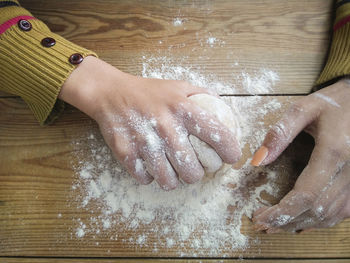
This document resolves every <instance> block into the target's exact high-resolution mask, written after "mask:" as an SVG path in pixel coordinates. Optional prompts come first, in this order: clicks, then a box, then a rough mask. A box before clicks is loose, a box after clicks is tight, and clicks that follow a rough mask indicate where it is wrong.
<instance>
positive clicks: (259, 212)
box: [253, 206, 269, 218]
mask: <svg viewBox="0 0 350 263" xmlns="http://www.w3.org/2000/svg"><path fill="white" fill-rule="evenodd" d="M267 209H269V207H268V206H263V207H260V208H259V209H258V210H256V211H255V212H254V213H253V218H255V217H256V216H258V215H260V214H261V213H263V212H264V211H266V210H267Z"/></svg>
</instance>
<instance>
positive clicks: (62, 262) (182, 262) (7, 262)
mask: <svg viewBox="0 0 350 263" xmlns="http://www.w3.org/2000/svg"><path fill="white" fill-rule="evenodd" d="M0 259H1V260H2V261H1V262H2V263H29V262H30V263H31V262H36V263H46V262H47V263H96V262H101V263H120V262H122V263H138V262H147V263H148V262H156V263H176V262H178V263H214V262H220V263H236V262H240V263H241V262H242V260H243V259H222V260H220V261H218V260H217V259H144V258H142V259H86V258H85V259H56V258H1V257H0ZM349 261H350V260H347V259H317V260H312V259H311V260H310V259H309V260H308V259H304V260H292V259H285V260H281V259H276V260H271V259H269V260H261V259H256V260H254V259H244V262H245V263H270V262H274V263H348V262H349Z"/></svg>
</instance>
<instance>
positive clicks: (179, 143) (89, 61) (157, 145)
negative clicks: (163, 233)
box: [59, 56, 241, 190]
mask: <svg viewBox="0 0 350 263" xmlns="http://www.w3.org/2000/svg"><path fill="white" fill-rule="evenodd" d="M199 93H208V91H207V90H205V89H202V88H198V87H193V86H191V85H190V84H188V83H187V82H184V81H174V80H159V79H145V78H141V77H136V76H132V75H130V74H126V73H123V72H121V71H119V70H118V69H116V68H115V67H113V66H111V65H109V64H107V63H105V62H103V61H102V60H100V59H97V58H95V57H92V56H88V57H86V58H85V59H84V61H83V62H82V63H81V64H80V65H79V66H78V67H77V68H76V69H75V70H74V71H73V73H72V74H71V75H70V76H69V78H68V79H67V81H66V82H65V84H64V85H63V87H62V89H61V92H60V95H59V97H60V98H61V99H63V100H64V101H66V102H68V103H70V104H72V105H73V106H75V107H77V108H78V109H80V110H81V111H83V112H85V113H86V114H88V115H89V116H90V117H92V118H93V119H95V120H96V121H97V123H98V125H99V127H100V130H101V132H102V135H103V137H104V139H105V141H106V143H107V144H108V145H109V147H110V148H111V149H112V151H113V153H114V154H115V156H116V157H117V159H118V161H119V162H120V163H121V164H122V165H123V166H124V167H125V168H126V169H127V171H128V172H129V173H130V174H131V175H132V176H133V177H135V178H136V179H137V180H138V181H139V182H140V183H142V184H148V183H151V182H152V181H153V179H155V180H156V181H157V182H158V183H159V185H160V186H161V187H162V188H163V189H165V190H170V189H174V188H175V187H176V186H177V185H178V183H179V178H180V179H182V180H183V181H184V182H186V183H194V182H196V181H198V180H200V179H201V178H202V177H203V175H204V170H203V167H202V166H201V164H200V162H199V161H198V159H197V156H196V154H195V152H194V150H193V148H192V145H191V144H190V142H189V140H188V135H189V134H192V135H195V136H197V137H198V138H200V139H201V140H203V141H204V142H206V143H208V144H209V145H210V146H211V147H213V148H214V149H215V151H216V152H217V153H218V154H219V156H220V157H221V158H222V160H223V161H224V162H226V163H230V164H232V163H234V162H236V161H237V160H238V159H239V158H240V156H241V151H240V146H239V143H238V141H237V139H236V138H235V135H234V134H233V133H232V132H231V131H230V130H229V129H228V128H226V127H225V126H224V125H223V124H221V123H220V122H219V121H217V120H216V119H215V117H214V116H213V115H211V114H210V113H208V112H206V111H204V110H202V109H200V108H199V107H198V106H196V105H194V103H193V102H191V101H190V100H189V99H188V97H189V96H191V95H193V94H199Z"/></svg>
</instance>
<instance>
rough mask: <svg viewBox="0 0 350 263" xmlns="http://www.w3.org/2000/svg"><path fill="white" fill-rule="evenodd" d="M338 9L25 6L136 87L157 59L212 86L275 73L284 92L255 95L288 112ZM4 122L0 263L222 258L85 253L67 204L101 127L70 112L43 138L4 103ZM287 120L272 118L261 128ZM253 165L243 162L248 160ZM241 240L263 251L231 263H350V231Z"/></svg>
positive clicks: (121, 247) (201, 3) (13, 105)
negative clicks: (79, 152)
mask: <svg viewBox="0 0 350 263" xmlns="http://www.w3.org/2000/svg"><path fill="white" fill-rule="evenodd" d="M332 2H333V1H330V0H310V1H300V0H281V1H274V0H250V1H246V0H234V1H230V0H216V1H208V0H178V1H175V0H169V1H153V0H149V1H141V0H119V1H116V0H115V1H113V0H104V1H92V0H85V1H79V0H70V1H67V0H64V1H39V0H25V1H24V0H23V1H21V3H22V5H23V6H24V7H26V8H28V9H29V10H30V11H31V12H32V13H33V14H34V15H35V16H37V17H38V18H40V19H42V20H43V21H45V22H46V23H47V24H48V25H49V27H50V28H51V29H52V30H53V31H54V32H57V33H59V34H61V35H62V36H64V37H66V38H68V39H70V40H71V41H73V42H75V43H78V44H80V45H82V46H85V47H87V48H90V49H92V50H95V51H96V52H97V53H98V54H99V55H100V57H101V58H102V59H104V60H106V61H107V62H109V63H111V64H112V65H114V66H116V67H118V68H119V69H121V70H123V71H127V72H130V73H133V74H137V75H140V74H141V72H142V69H143V68H142V63H143V62H144V58H145V57H148V58H150V57H152V56H154V57H162V56H164V57H168V58H171V63H174V64H181V65H182V66H183V67H190V66H191V67H192V68H194V69H196V70H197V72H200V73H201V74H203V75H204V76H206V75H208V76H209V75H212V74H214V75H215V76H216V77H217V78H218V79H220V81H222V82H225V83H232V80H233V78H234V76H239V75H241V74H242V72H246V73H247V74H255V73H256V71H257V70H259V69H261V68H269V69H271V70H274V71H275V72H278V75H279V78H280V81H279V82H278V84H277V85H275V87H274V89H273V90H272V91H269V92H268V93H267V94H259V95H262V96H266V95H268V96H271V97H266V98H264V99H265V100H268V99H269V98H274V99H277V100H279V101H280V102H281V103H285V104H288V103H289V102H291V101H293V99H296V98H297V96H304V95H306V94H307V93H309V92H310V89H311V86H312V85H313V83H314V81H315V80H316V78H317V76H318V74H319V72H320V71H321V69H322V65H323V63H324V61H325V55H326V51H327V48H328V43H329V31H330V27H331V17H332V6H333V3H332ZM210 38H211V40H210ZM219 92H221V91H219ZM221 95H223V97H224V98H226V99H230V97H232V96H237V97H241V98H242V100H244V99H245V98H247V96H246V95H251V94H248V93H247V91H246V90H245V89H244V87H243V86H239V85H238V86H236V87H235V89H234V90H232V92H227V91H224V92H221ZM0 112H1V114H0V149H1V150H0V262H8V263H9V262H39V263H40V262H58V263H63V262H79V263H80V262H106V263H107V262H139V261H141V262H169V261H170V262H172V261H176V262H214V261H217V260H218V259H220V258H221V255H220V254H218V255H214V256H213V255H211V256H210V257H209V256H205V252H206V251H205V250H204V251H201V252H202V254H203V255H204V256H203V258H202V259H201V261H199V259H198V260H197V259H195V258H192V259H191V258H187V259H179V258H178V253H177V252H178V250H179V249H180V248H176V247H172V248H171V249H169V248H163V247H159V249H158V251H157V252H152V251H151V250H149V249H147V248H142V247H141V248H137V249H135V247H133V246H132V245H131V244H125V243H122V242H120V241H118V240H110V239H108V238H104V237H103V236H101V237H99V239H98V242H99V245H95V243H96V241H97V240H93V239H92V238H90V237H86V238H85V239H84V240H83V241H82V240H81V239H78V238H77V237H76V236H75V235H71V232H72V229H73V227H74V226H73V224H75V222H74V220H73V219H74V218H75V217H76V216H77V215H79V216H80V217H81V218H82V219H84V218H86V217H87V216H89V214H87V213H86V211H85V210H84V209H83V208H81V207H80V208H79V207H78V206H79V204H78V203H75V202H74V200H73V201H69V200H68V199H67V196H71V194H72V185H73V182H74V180H76V176H75V175H74V171H73V168H72V163H71V156H72V154H73V153H74V152H73V151H74V149H73V148H72V144H71V141H72V138H74V136H76V134H82V133H84V132H86V131H89V130H94V131H96V130H97V127H96V124H95V123H94V122H93V121H91V120H89V118H88V117H87V116H85V115H84V114H82V113H80V112H79V111H77V110H76V109H73V108H72V107H68V109H67V110H66V112H65V114H64V115H63V116H62V117H61V118H60V119H59V120H58V121H57V122H56V123H55V124H54V125H52V126H49V127H39V125H38V124H37V122H36V121H35V119H34V117H33V116H32V114H31V113H30V111H29V110H28V108H27V106H26V105H25V104H24V103H23V101H22V100H21V99H20V98H18V97H15V96H11V95H9V94H4V93H1V94H0ZM280 114H281V113H280V112H279V111H277V112H275V113H274V114H272V115H271V116H269V117H268V118H267V119H266V123H265V125H269V124H271V123H273V122H274V121H276V120H277V119H278V117H279V116H280ZM292 152H293V151H292ZM250 155H251V153H249V152H248V153H245V158H248V157H249V156H250ZM289 155H290V156H291V158H293V156H294V155H293V153H291V154H289ZM289 187H290V186H289ZM276 201H277V200H275V202H276ZM58 214H61V215H63V216H61V217H60V216H57V215H58ZM144 230H146V229H139V230H138V231H144ZM242 231H244V232H245V233H247V234H248V235H249V236H252V237H257V238H258V239H259V240H260V242H259V243H257V244H251V246H250V247H249V248H248V249H246V250H243V251H242V250H237V251H236V250H234V251H230V250H229V249H226V250H225V253H226V254H228V256H227V257H228V258H230V259H232V260H233V261H234V259H237V261H239V260H240V259H239V258H244V259H246V258H247V259H249V260H246V262H258V261H259V262H310V263H311V262H332V263H333V262H349V261H350V220H346V221H345V222H343V223H341V224H339V225H337V226H335V227H333V228H330V229H322V230H317V231H314V232H310V233H305V234H302V235H291V234H286V233H283V234H275V235H266V234H261V233H258V234H257V233H255V232H254V231H253V228H252V224H251V223H250V222H249V220H248V219H244V221H243V226H242ZM149 242H152V241H149ZM125 258H131V259H128V260H126V259H125ZM138 258H141V259H138ZM145 258H149V259H148V260H146V259H145ZM226 261H228V259H226V260H222V261H221V262H226Z"/></svg>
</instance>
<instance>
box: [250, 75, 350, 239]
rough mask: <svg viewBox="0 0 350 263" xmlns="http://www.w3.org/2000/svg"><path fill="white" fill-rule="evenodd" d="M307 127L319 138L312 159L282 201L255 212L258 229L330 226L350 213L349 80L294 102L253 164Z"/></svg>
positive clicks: (276, 153)
mask: <svg viewBox="0 0 350 263" xmlns="http://www.w3.org/2000/svg"><path fill="white" fill-rule="evenodd" d="M304 129H305V131H306V132H308V133H310V134H311V135H312V136H313V137H314V139H315V148H314V150H313V152H312V155H311V157H310V160H309V163H308V165H307V166H306V167H305V169H304V170H303V172H302V173H301V175H300V176H299V178H298V179H297V181H296V184H295V186H294V188H293V190H291V191H290V192H289V193H288V194H287V195H286V196H285V197H284V198H283V199H282V200H281V201H280V202H279V203H278V204H276V205H274V206H272V207H262V208H260V209H258V210H257V211H256V212H255V213H254V215H253V222H255V224H256V229H257V230H266V232H267V233H275V232H280V231H283V230H284V231H290V232H295V231H300V230H310V229H313V228H322V227H330V226H333V225H335V224H337V223H339V222H340V221H342V220H344V219H345V218H348V217H350V82H349V80H341V81H339V82H337V83H336V84H334V85H332V86H329V87H327V88H325V89H322V90H320V91H317V92H315V93H313V94H311V95H309V96H306V97H304V98H302V99H300V100H298V101H297V102H296V103H294V104H293V105H292V107H291V108H290V109H289V110H288V111H287V113H286V114H285V115H284V116H283V117H282V119H281V120H280V121H279V122H278V123H277V124H276V125H274V126H273V127H272V128H271V129H270V131H269V132H268V133H267V135H266V137H265V140H264V142H263V146H262V147H261V148H260V149H259V150H258V151H257V152H256V153H255V155H254V157H253V160H252V164H253V165H256V166H257V165H267V164H270V163H271V162H273V161H274V160H275V159H276V158H277V157H278V156H279V155H280V154H281V153H282V152H283V151H284V150H285V149H286V147H287V146H288V144H289V143H291V142H292V141H293V139H294V138H295V137H296V136H297V135H298V133H300V132H301V131H302V130H304ZM296 154H297V153H296Z"/></svg>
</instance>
